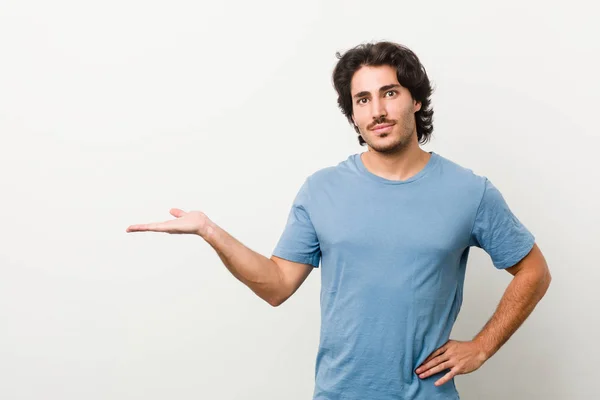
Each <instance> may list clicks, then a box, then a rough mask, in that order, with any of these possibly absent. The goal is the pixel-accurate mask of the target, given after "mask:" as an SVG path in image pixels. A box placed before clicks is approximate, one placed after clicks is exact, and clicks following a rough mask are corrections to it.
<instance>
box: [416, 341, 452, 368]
mask: <svg viewBox="0 0 600 400" xmlns="http://www.w3.org/2000/svg"><path fill="white" fill-rule="evenodd" d="M448 343H450V342H448ZM448 343H446V344H444V345H443V346H442V347H440V348H439V349H437V350H436V351H434V352H433V353H431V354H430V355H429V357H427V358H426V359H425V360H424V361H423V362H422V363H421V366H420V367H419V368H417V370H416V371H415V372H416V373H417V374H418V373H420V372H421V371H419V370H424V369H423V366H424V365H425V364H427V363H428V362H429V361H431V360H433V359H434V358H436V357H437V356H439V355H441V354H444V353H445V352H446V350H447V349H448Z"/></svg>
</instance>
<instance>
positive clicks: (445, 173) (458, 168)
mask: <svg viewBox="0 0 600 400" xmlns="http://www.w3.org/2000/svg"><path fill="white" fill-rule="evenodd" d="M436 155H437V157H438V164H439V165H438V174H439V176H440V177H441V178H442V179H443V180H444V181H445V182H448V184H449V185H451V186H452V187H453V188H454V189H455V190H464V191H466V192H467V193H468V194H470V195H473V196H479V198H481V197H482V196H483V193H484V192H485V190H486V187H488V186H489V185H491V182H490V181H489V179H488V177H487V176H485V175H481V174H479V173H477V172H476V171H475V170H474V169H472V168H469V167H466V166H463V165H461V164H459V163H457V162H455V161H453V160H451V159H449V158H447V157H445V156H441V155H439V154H436Z"/></svg>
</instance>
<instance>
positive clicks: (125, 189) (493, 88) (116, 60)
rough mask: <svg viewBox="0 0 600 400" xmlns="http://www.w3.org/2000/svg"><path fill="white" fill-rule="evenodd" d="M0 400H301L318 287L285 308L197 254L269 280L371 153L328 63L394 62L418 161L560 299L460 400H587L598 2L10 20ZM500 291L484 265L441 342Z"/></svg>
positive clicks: (6, 18) (304, 7) (77, 7)
mask: <svg viewBox="0 0 600 400" xmlns="http://www.w3.org/2000/svg"><path fill="white" fill-rule="evenodd" d="M0 4H1V6H0V135H1V142H0V182H1V188H2V192H1V196H0V221H1V227H2V229H1V230H0V398H1V399H3V400H12V399H15V400H16V399H64V400H71V399H72V400H75V399H77V400H80V399H86V400H94V399H144V400H158V399H178V400H185V399H198V398H200V399H224V400H226V399H290V400H296V399H297V400H304V399H309V398H311V395H312V390H313V383H314V363H315V356H316V351H317V345H318V339H319V336H318V335H319V323H320V321H319V288H320V270H315V271H314V272H313V273H312V274H311V275H310V276H309V278H308V279H307V281H306V282H305V283H304V285H303V286H302V287H301V288H300V289H299V290H298V292H297V293H296V294H295V295H294V296H293V297H292V298H290V299H289V300H288V301H287V302H286V303H284V304H283V305H282V306H281V307H278V308H273V307H271V306H269V305H268V304H267V303H266V302H264V301H263V300H261V299H260V298H258V297H257V296H256V295H254V294H253V293H252V292H251V291H250V290H249V289H248V288H247V287H245V286H244V285H243V284H241V283H240V282H239V281H237V280H236V279H235V278H234V277H233V276H232V275H231V274H230V273H229V271H227V269H226V268H225V267H224V266H223V265H222V264H221V262H220V260H219V258H218V257H217V255H216V253H215V252H214V251H213V250H212V248H210V246H209V245H207V244H206V243H205V242H204V241H203V240H202V239H201V238H199V237H192V236H181V235H168V234H159V233H137V234H127V233H125V229H126V228H127V226H129V225H131V224H136V223H146V222H154V221H164V220H169V219H171V218H172V217H171V216H170V214H169V213H168V211H169V209H170V208H172V207H178V208H182V209H184V210H186V211H189V210H201V211H204V212H206V213H207V214H208V215H209V217H210V218H211V219H213V220H214V221H215V222H217V223H218V224H219V225H221V226H222V227H223V228H225V229H226V230H227V231H228V232H230V233H231V234H232V235H234V236H235V237H237V238H238V239H239V240H241V241H242V242H243V243H244V244H246V245H247V246H249V247H250V248H252V249H253V250H256V251H258V252H260V253H262V254H264V255H266V256H270V254H271V251H272V250H273V248H274V246H275V243H276V241H277V240H278V238H279V235H280V234H281V231H282V229H283V227H284V226H285V221H286V217H287V214H288V211H289V208H290V206H291V203H292V200H293V198H294V196H295V194H296V192H297V190H298V189H299V187H300V185H301V183H302V182H303V180H304V179H305V178H306V176H307V175H309V174H311V173H313V172H315V171H316V170H318V169H320V168H323V167H326V166H331V165H336V164H337V163H339V162H340V161H342V160H344V159H346V158H347V157H348V155H350V154H352V153H357V152H362V151H365V148H364V147H360V146H359V145H358V142H357V140H356V137H355V133H354V131H353V130H352V128H351V127H350V125H349V124H348V123H347V121H346V119H345V118H344V117H343V115H342V114H341V112H340V110H339V109H338V108H337V104H336V93H335V91H334V89H333V87H332V84H331V72H332V69H333V67H334V65H335V63H336V61H337V59H336V58H335V53H336V52H337V51H340V52H343V51H346V50H348V49H349V48H351V47H353V46H355V45H357V44H359V43H365V42H371V41H378V40H391V41H395V42H399V43H402V44H405V45H407V46H409V47H410V48H411V49H412V50H414V51H415V52H416V54H417V55H418V56H419V57H420V59H421V61H422V62H423V64H424V65H425V68H426V70H427V72H428V74H429V78H430V79H431V81H432V83H433V85H434V88H435V92H434V95H433V106H434V110H435V120H434V123H435V130H434V136H433V139H432V141H431V142H430V143H429V144H427V145H426V146H424V149H426V150H428V151H431V150H433V151H436V152H438V153H439V154H441V155H443V156H444V157H447V158H449V159H451V160H453V161H455V162H457V163H459V164H461V165H463V166H465V167H467V168H470V169H472V170H473V171H474V172H475V173H477V174H479V175H484V176H487V177H488V178H489V179H491V180H492V181H493V182H494V184H495V185H496V186H497V187H498V188H499V189H500V190H501V192H502V193H503V195H504V196H505V199H506V200H507V202H508V204H509V205H510V207H511V209H512V210H513V212H514V213H515V214H516V215H517V216H518V217H519V219H521V221H522V222H523V223H525V225H526V226H527V227H528V228H529V229H530V230H531V231H532V232H533V233H534V235H535V236H536V239H537V243H538V245H539V246H540V248H541V249H542V251H543V253H544V254H545V256H546V259H547V261H548V264H549V266H550V268H551V272H552V275H553V282H552V285H551V287H550V290H549V292H548V294H547V295H546V297H545V298H544V299H543V300H542V302H541V303H539V305H538V307H537V308H536V310H535V311H534V313H533V314H532V316H531V317H530V318H529V319H528V320H527V321H526V322H525V324H524V325H523V326H522V327H521V329H520V330H519V331H518V332H517V333H516V334H515V335H514V336H513V338H512V339H511V340H510V341H509V342H508V343H507V344H506V345H505V346H504V347H503V348H502V349H501V350H500V351H499V352H498V353H497V354H496V355H495V356H494V357H493V358H492V359H490V360H489V361H488V362H487V363H486V364H484V365H483V367H482V368H481V369H479V370H478V371H475V372H474V373H472V374H469V375H463V376H458V377H457V378H456V383H457V386H458V389H459V392H460V394H461V398H463V399H466V400H471V399H485V400H496V399H497V400H501V399H502V400H504V399H508V398H511V399H515V400H518V399H523V400H526V399H564V400H577V399H582V400H584V399H592V398H596V397H597V391H598V389H597V371H598V367H597V362H598V359H599V357H600V351H599V350H598V339H599V338H600V317H599V315H600V312H599V311H598V307H599V306H600V301H599V300H600V295H599V289H598V284H599V283H600V265H599V262H598V248H599V247H600V245H599V243H598V240H599V239H600V229H599V224H600V218H599V212H598V204H600V191H599V189H598V181H599V178H600V168H599V166H598V153H597V147H598V146H599V145H600V139H599V135H598V125H597V124H598V122H597V118H598V112H597V108H598V104H599V103H600V102H599V100H600V98H599V95H598V93H599V92H600V81H599V78H598V71H599V70H600V56H599V50H600V45H599V41H598V37H600V30H599V28H598V24H597V21H596V17H595V15H596V12H597V10H595V9H594V7H597V5H595V3H594V2H591V1H589V2H580V1H569V2H547V1H545V2H542V1H535V2H520V1H515V0H513V1H504V2H476V1H469V2H465V1H463V2H441V1H440V2H399V1H371V2H359V1H343V2H342V1H317V0H310V1H307V0H304V1H302V2H293V3H292V2H284V1H252V2H245V1H241V0H240V1H220V2H194V1H169V2H166V1H164V2H157V1H131V0H125V1H124V0H119V1H102V2H81V1H66V0H56V1H52V2H44V1H37V2H33V1H22V0H21V1H6V0H2V2H1V3H0ZM510 278H511V276H510V275H509V274H508V273H506V272H503V271H497V270H495V268H494V267H493V265H492V263H491V260H490V258H489V256H488V255H487V254H486V253H485V252H483V251H482V250H480V249H477V248H474V249H473V250H472V252H471V257H470V259H469V264H468V273H467V278H466V287H465V300H464V304H463V308H462V311H461V314H460V316H459V320H458V321H457V324H456V326H455V329H454V331H453V334H452V338H454V339H457V340H469V339H471V338H472V337H473V336H474V335H475V334H476V333H477V332H478V330H479V329H481V327H482V326H483V324H484V323H485V322H486V321H487V319H488V318H489V317H490V316H491V315H492V313H493V311H494V309H495V307H496V305H497V303H498V301H499V299H500V297H501V295H502V293H503V291H504V289H505V288H506V285H507V284H508V283H509V282H510Z"/></svg>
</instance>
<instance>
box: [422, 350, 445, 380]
mask: <svg viewBox="0 0 600 400" xmlns="http://www.w3.org/2000/svg"><path fill="white" fill-rule="evenodd" d="M449 361H450V357H449V356H447V355H446V354H441V355H439V356H437V357H436V358H434V359H433V360H431V361H429V362H427V363H425V364H423V365H422V366H421V367H419V368H417V369H416V371H415V372H416V373H417V374H419V378H421V379H424V378H427V377H429V376H431V375H435V374H437V373H438V372H442V371H444V370H446V369H450V368H452V367H453V365H452V364H451V363H450V362H449Z"/></svg>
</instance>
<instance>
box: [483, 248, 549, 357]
mask: <svg viewBox="0 0 600 400" xmlns="http://www.w3.org/2000/svg"><path fill="white" fill-rule="evenodd" d="M506 271H508V272H509V273H511V274H512V275H513V276H514V278H513V279H512V281H511V282H510V284H509V285H508V287H507V288H506V291H505V292H504V295H503V296H502V299H501V300H500V304H499V305H498V307H497V309H496V311H495V312H494V314H493V315H492V317H491V318H490V320H489V321H488V322H487V324H486V325H485V326H484V327H483V329H482V330H481V332H479V333H478V334H477V335H476V336H475V338H474V339H473V341H474V342H476V343H478V344H479V346H480V348H481V349H482V352H483V355H484V357H485V359H486V360H487V359H489V358H490V357H491V356H493V355H494V354H495V353H496V352H497V351H498V350H499V349H500V347H502V345H504V343H506V341H507V340H508V339H509V338H510V337H511V336H512V335H513V333H515V332H516V330H517V329H518V328H519V327H520V326H521V324H523V322H524V321H525V319H527V317H528V316H529V315H530V314H531V312H532V311H533V309H534V308H535V306H536V305H537V303H538V302H539V301H540V300H541V299H542V297H544V295H545V294H546V291H547V290H548V287H549V286H550V281H551V280H552V277H551V275H550V271H549V269H548V265H547V264H546V260H545V258H544V255H543V254H542V252H541V251H540V249H539V247H538V246H537V244H534V245H533V248H532V249H531V251H530V252H529V254H528V255H527V256H525V258H523V260H521V261H520V262H519V263H517V264H516V265H514V266H512V267H510V268H506Z"/></svg>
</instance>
